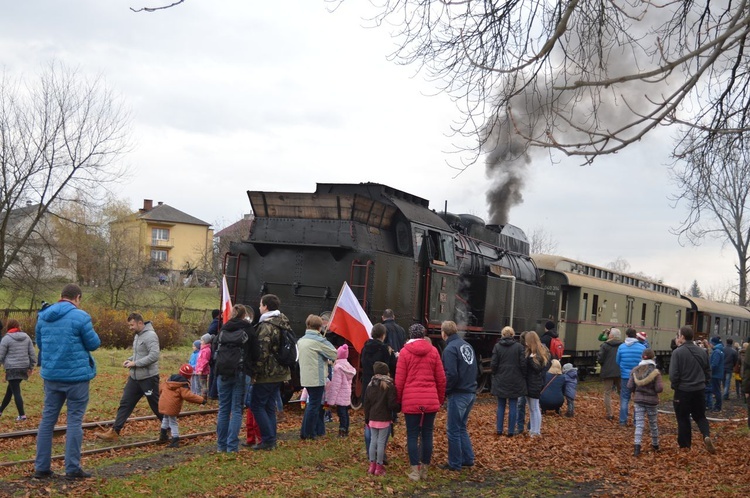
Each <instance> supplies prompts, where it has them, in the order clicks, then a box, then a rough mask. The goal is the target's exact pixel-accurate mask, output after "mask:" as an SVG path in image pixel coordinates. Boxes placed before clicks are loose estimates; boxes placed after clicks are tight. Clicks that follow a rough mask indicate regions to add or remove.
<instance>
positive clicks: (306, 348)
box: [297, 315, 337, 439]
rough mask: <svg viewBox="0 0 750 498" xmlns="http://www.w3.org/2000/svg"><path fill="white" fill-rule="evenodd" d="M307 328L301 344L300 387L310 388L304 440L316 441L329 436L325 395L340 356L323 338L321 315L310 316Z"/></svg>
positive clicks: (302, 428)
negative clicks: (332, 367)
mask: <svg viewBox="0 0 750 498" xmlns="http://www.w3.org/2000/svg"><path fill="white" fill-rule="evenodd" d="M305 326H306V327H307V330H305V335H303V336H302V337H301V338H300V339H299V341H298V342H297V348H298V349H299V380H300V385H301V386H302V387H304V388H305V389H307V395H308V398H307V406H306V407H305V413H304V415H303V416H302V427H301V429H300V439H315V438H317V437H321V436H325V434H326V427H325V423H324V422H323V394H324V393H325V386H326V380H328V365H329V363H332V362H333V361H335V360H336V356H337V354H336V348H334V347H333V344H331V343H330V342H328V340H327V339H326V338H325V337H323V335H321V329H322V328H323V320H322V319H321V318H320V317H319V316H318V315H309V316H308V317H307V320H305Z"/></svg>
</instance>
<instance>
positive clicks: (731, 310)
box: [682, 296, 750, 320]
mask: <svg viewBox="0 0 750 498" xmlns="http://www.w3.org/2000/svg"><path fill="white" fill-rule="evenodd" d="M682 297H683V298H685V299H686V300H688V301H690V302H691V303H692V304H693V309H696V310H698V311H701V312H703V313H710V314H714V315H726V316H732V317H736V318H741V319H743V320H750V311H748V310H747V309H746V308H743V307H742V306H737V305H734V304H729V303H719V302H716V301H709V300H708V299H703V298H700V297H692V296H682Z"/></svg>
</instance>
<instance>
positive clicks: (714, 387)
mask: <svg viewBox="0 0 750 498" xmlns="http://www.w3.org/2000/svg"><path fill="white" fill-rule="evenodd" d="M712 397H713V398H714V401H713V406H711V405H712V403H711V398H712ZM706 408H707V409H708V410H710V409H711V408H713V409H714V410H715V411H719V410H721V379H716V378H713V377H712V378H711V390H710V391H708V392H707V393H706Z"/></svg>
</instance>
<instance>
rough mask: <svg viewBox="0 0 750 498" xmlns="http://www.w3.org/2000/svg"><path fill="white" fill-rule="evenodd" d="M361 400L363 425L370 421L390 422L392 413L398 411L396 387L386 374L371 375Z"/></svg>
mask: <svg viewBox="0 0 750 498" xmlns="http://www.w3.org/2000/svg"><path fill="white" fill-rule="evenodd" d="M363 399H364V401H363V402H362V408H363V410H364V412H365V424H369V423H370V421H371V420H374V421H376V422H390V421H391V420H392V419H393V412H397V411H399V408H400V407H399V406H398V402H397V401H396V387H395V386H394V385H393V380H392V379H391V378H390V377H389V376H388V374H386V373H379V374H376V375H373V377H372V380H371V381H370V383H369V384H368V385H367V386H365V391H364V395H363Z"/></svg>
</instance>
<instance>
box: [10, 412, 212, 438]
mask: <svg viewBox="0 0 750 498" xmlns="http://www.w3.org/2000/svg"><path fill="white" fill-rule="evenodd" d="M218 411H219V409H218V408H210V409H208V410H195V411H190V412H182V413H180V414H179V415H177V416H178V417H189V416H192V415H208V414H211V413H218ZM154 419H156V415H144V416H142V417H131V418H129V419H128V420H127V421H128V422H137V421H140V420H154ZM114 423H115V421H114V420H101V421H99V422H85V423H84V424H82V427H83V428H84V429H95V428H101V427H106V426H109V425H113V424H114ZM67 430H68V426H67V425H58V426H55V428H54V429H52V431H53V432H64V431H67ZM37 432H38V429H28V430H25V431H15V432H3V433H0V439H8V438H16V437H23V436H35V435H36V434H37Z"/></svg>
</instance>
